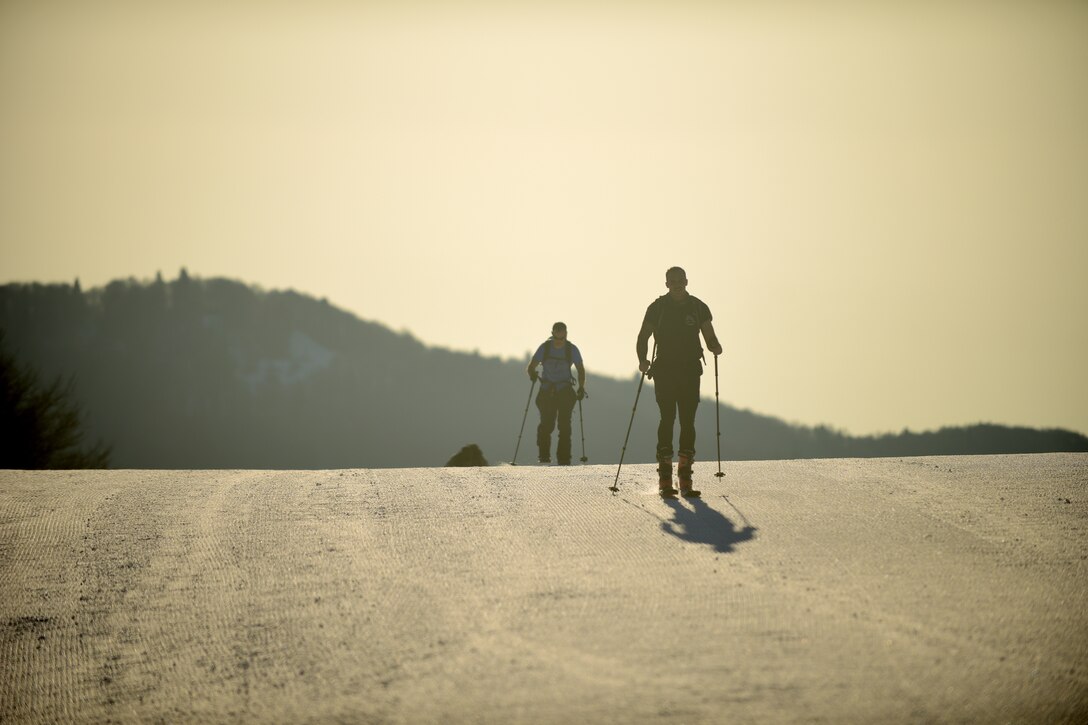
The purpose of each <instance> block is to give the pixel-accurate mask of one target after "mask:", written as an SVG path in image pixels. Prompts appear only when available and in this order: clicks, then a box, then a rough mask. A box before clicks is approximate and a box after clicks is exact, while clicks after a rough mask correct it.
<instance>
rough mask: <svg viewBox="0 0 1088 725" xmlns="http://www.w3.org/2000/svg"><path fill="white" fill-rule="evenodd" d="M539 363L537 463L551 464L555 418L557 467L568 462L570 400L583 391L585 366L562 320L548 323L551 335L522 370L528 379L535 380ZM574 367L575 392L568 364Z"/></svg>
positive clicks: (572, 402)
mask: <svg viewBox="0 0 1088 725" xmlns="http://www.w3.org/2000/svg"><path fill="white" fill-rule="evenodd" d="M541 363H543V365H544V368H543V372H542V373H541V374H540V392H539V393H538V394H537V396H536V407H537V408H538V409H539V410H540V426H539V427H538V428H537V429H536V445H537V448H538V449H539V452H540V456H539V458H538V460H539V461H540V462H541V463H551V453H552V429H554V428H555V423H556V420H557V419H558V421H559V443H558V444H556V447H555V459H556V461H557V462H558V463H559V465H560V466H569V465H570V414H571V412H572V411H573V410H574V403H575V401H577V400H581V399H582V398H584V397H585V394H586V369H585V367H584V366H583V365H582V353H580V352H579V351H578V348H577V346H575V345H574V344H573V343H571V342H570V341H568V340H567V326H566V324H564V323H562V322H557V323H555V324H554V325H552V336H551V337H549V338H548V339H547V340H545V341H544V342H543V343H541V345H540V347H538V348H537V350H536V354H535V355H533V359H532V360H530V361H529V367H528V368H527V369H526V370H527V372H528V373H529V379H530V380H536V379H537V371H536V366H537V365H540V364H541ZM572 364H573V365H574V366H575V367H576V368H578V393H577V394H576V393H575V392H574V387H573V384H574V378H572V377H571V374H570V366H571V365H572Z"/></svg>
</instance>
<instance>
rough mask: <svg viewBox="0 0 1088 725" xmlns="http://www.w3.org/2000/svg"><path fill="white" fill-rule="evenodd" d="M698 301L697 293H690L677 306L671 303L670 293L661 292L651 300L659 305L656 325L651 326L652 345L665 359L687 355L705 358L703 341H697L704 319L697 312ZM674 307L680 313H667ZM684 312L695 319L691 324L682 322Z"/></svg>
mask: <svg viewBox="0 0 1088 725" xmlns="http://www.w3.org/2000/svg"><path fill="white" fill-rule="evenodd" d="M700 302H701V301H700V300H699V299H698V298H697V297H695V296H694V295H690V294H689V295H688V297H687V300H685V302H684V304H683V305H682V306H681V307H680V308H677V307H674V306H670V305H673V303H672V302H671V301H670V299H669V295H667V294H664V295H661V296H660V297H658V298H657V300H656V301H655V302H654V304H655V305H658V307H659V308H660V313H659V315H658V318H657V325H656V326H655V327H654V347H655V350H656V352H657V354H658V355H659V356H662V357H664V358H665V359H666V360H683V359H687V358H690V359H692V360H697V359H698V360H703V361H704V362H705V361H706V358H705V356H704V355H703V346H702V343H701V342H700V341H699V334H700V332H701V330H702V328H703V321H702V319H701V316H700V315H699V305H700ZM674 311H678V312H679V314H675V315H674V314H670V313H673V312H674ZM687 316H690V317H692V318H693V319H694V320H695V324H694V325H687V324H683V322H684V320H685V317H687ZM666 323H668V324H666ZM689 331H690V332H689ZM662 354H663V355H662Z"/></svg>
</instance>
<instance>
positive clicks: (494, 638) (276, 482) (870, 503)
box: [0, 454, 1088, 723]
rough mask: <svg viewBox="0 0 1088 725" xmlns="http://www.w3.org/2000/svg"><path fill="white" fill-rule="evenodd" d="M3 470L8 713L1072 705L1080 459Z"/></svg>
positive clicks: (817, 717) (177, 718)
mask: <svg viewBox="0 0 1088 725" xmlns="http://www.w3.org/2000/svg"><path fill="white" fill-rule="evenodd" d="M723 469H724V472H725V474H726V475H725V476H724V477H723V478H721V479H718V478H716V477H714V476H713V475H712V474H713V472H714V470H715V465H714V464H713V463H709V464H708V463H705V462H701V463H699V464H698V465H697V466H696V482H697V484H698V485H699V486H700V487H701V488H702V489H703V498H702V499H701V500H684V499H680V500H662V499H660V498H659V497H658V496H657V495H656V493H655V488H656V473H655V470H654V467H653V466H652V465H630V466H626V467H624V469H623V472H622V476H621V477H620V492H619V494H617V495H612V494H611V493H610V492H609V491H608V487H609V486H610V485H611V484H612V481H613V477H614V476H615V468H614V467H612V466H581V467H579V466H576V467H563V468H559V467H553V468H545V467H511V466H499V467H492V468H463V469H452V468H445V469H442V468H432V469H398V470H345V471H88V472H19V471H7V472H0V667H2V670H3V672H2V673H0V675H2V676H0V721H3V722H30V723H47V722H58V721H59V722H106V721H111V720H112V721H121V722H155V721H164V722H186V721H196V720H199V721H215V722H389V723H416V722H482V723H510V722H556V723H559V722H563V723H569V722H584V723H598V722H605V723H608V722H614V723H631V722H654V723H691V722H828V723H837V722H961V721H972V722H1006V721H1007V722H1078V721H1079V722H1083V721H1084V720H1085V716H1086V714H1088V606H1086V604H1088V561H1086V558H1085V557H1086V556H1088V455H1084V454H1055V455H1041V456H1000V457H997V456H995V457H941V458H912V459H870V460H821V461H782V462H746V463H732V462H729V463H725V464H724V465H723Z"/></svg>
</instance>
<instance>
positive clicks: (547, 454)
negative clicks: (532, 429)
mask: <svg viewBox="0 0 1088 725" xmlns="http://www.w3.org/2000/svg"><path fill="white" fill-rule="evenodd" d="M536 407H537V408H538V409H539V410H540V425H539V426H537V429H536V446H537V450H538V456H537V459H538V460H539V461H540V462H541V463H547V462H548V461H550V460H551V459H552V430H553V429H554V428H555V414H556V413H557V412H558V407H557V406H556V399H555V391H554V390H544V389H543V388H542V389H541V390H540V392H539V393H538V394H537V396H536Z"/></svg>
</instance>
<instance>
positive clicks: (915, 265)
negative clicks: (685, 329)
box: [0, 0, 1088, 434]
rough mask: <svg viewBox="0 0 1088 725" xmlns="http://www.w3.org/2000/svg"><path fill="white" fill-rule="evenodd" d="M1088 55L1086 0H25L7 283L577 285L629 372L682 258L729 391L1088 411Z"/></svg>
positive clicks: (363, 312) (15, 31) (754, 398)
mask: <svg viewBox="0 0 1088 725" xmlns="http://www.w3.org/2000/svg"><path fill="white" fill-rule="evenodd" d="M220 5H230V6H231V7H229V8H227V7H220ZM629 5H633V7H631V6H629ZM91 6H93V7H91ZM814 6H818V8H817V7H814ZM1086 72H1088V3H1084V2H1065V3H1059V2H1046V1H1042V2H1010V3H1003V2H933V3H927V2H916V1H914V0H911V1H910V2H884V3H879V2H878V3H833V4H829V3H805V2H790V3H783V2H758V3H709V2H707V3H694V2H688V3H673V2H659V3H635V4H628V3H614V4H607V3H597V4H584V3H558V4H557V3H552V2H539V3H528V2H522V3H513V4H506V3H502V4H500V3H479V4H471V5H469V4H465V3H371V4H366V3H350V2H343V3H337V2H328V1H323V2H308V3H286V2H242V3H211V2H197V3H192V2H180V1H179V2H174V3H116V2H114V3H85V2H49V1H46V0H33V1H30V2H21V1H20V2H13V1H11V0H0V282H7V281H30V280H35V281H67V282H70V281H72V280H74V279H75V278H77V277H78V278H79V279H80V281H81V283H82V284H83V286H84V288H89V287H91V286H96V285H101V284H104V283H105V282H107V281H109V280H111V279H114V278H118V277H128V276H135V277H137V278H141V279H150V278H152V277H154V275H155V273H156V272H157V271H159V270H161V271H162V273H163V275H164V276H165V277H167V278H173V277H175V276H176V275H177V273H178V270H179V269H180V268H181V267H182V266H184V267H187V268H188V270H189V272H190V273H191V274H193V275H197V276H202V277H211V276H227V277H232V278H236V279H240V280H243V281H246V282H250V283H256V284H259V285H261V286H263V287H265V288H287V287H291V288H294V289H297V290H299V291H302V292H306V293H311V294H313V295H315V296H318V297H327V298H328V299H329V301H330V302H332V303H333V304H336V305H338V306H340V307H344V308H346V309H348V310H351V311H352V312H354V313H356V314H358V315H359V316H361V317H363V318H366V319H372V320H376V321H380V322H383V323H385V324H388V325H390V326H391V327H393V328H395V329H404V330H408V331H410V332H412V333H413V334H414V335H415V336H416V337H418V338H420V339H421V340H423V341H424V342H426V343H429V344H435V345H443V346H450V347H454V348H457V349H464V350H473V349H478V350H479V351H480V352H481V353H483V354H489V355H495V354H497V355H501V356H503V357H521V356H523V355H524V354H525V353H526V351H528V350H530V349H531V348H533V347H535V345H536V344H538V343H539V342H540V341H541V340H543V339H544V338H545V337H546V336H547V334H548V331H549V328H550V326H551V323H552V322H553V321H555V320H560V319H561V320H564V321H566V322H567V323H568V325H569V327H570V336H571V339H572V340H573V341H575V342H576V343H577V344H579V346H580V347H581V349H582V352H583V354H584V356H585V359H586V363H587V366H588V368H589V369H590V371H591V372H597V373H604V374H610V375H616V376H623V377H626V376H630V375H633V374H634V373H635V370H636V368H635V365H636V359H635V354H634V344H635V335H636V333H637V330H638V326H639V323H640V321H641V319H642V314H643V312H644V310H645V308H646V305H647V304H649V303H650V302H651V301H652V300H653V298H654V297H655V296H657V295H658V294H661V293H663V292H664V291H665V288H664V272H665V269H666V268H667V267H669V266H671V265H680V266H683V267H685V268H686V269H687V270H688V277H689V280H690V287H689V289H690V291H691V292H693V293H694V294H696V295H697V296H699V297H700V298H702V299H703V300H704V301H705V302H706V303H707V304H708V305H709V306H710V308H711V310H712V311H713V313H714V316H715V325H716V327H717V329H718V333H719V335H720V337H721V338H722V341H723V344H724V346H725V356H724V357H723V358H722V360H721V389H722V399H723V401H726V402H729V403H732V404H735V405H738V406H741V407H746V408H751V409H753V410H756V411H758V412H761V413H768V414H772V415H776V416H780V417H783V418H785V419H787V420H790V421H796V422H802V423H809V424H816V423H827V424H830V425H832V426H835V427H838V428H843V429H845V430H847V431H850V432H852V433H859V434H860V433H870V432H878V431H898V430H900V429H902V428H904V427H911V428H913V429H916V430H917V429H927V428H935V427H939V426H941V425H950V424H968V423H974V422H979V421H990V422H997V423H1006V424H1022V425H1032V426H1045V427H1050V426H1063V427H1069V428H1073V429H1075V430H1079V431H1081V432H1088V375H1086V371H1088V325H1086V324H1085V323H1086V314H1085V313H1086V312H1088V284H1086V281H1088V82H1086V81H1085V79H1086V77H1088V76H1086ZM632 392H633V388H632ZM713 392H714V388H713V377H712V375H711V376H708V377H705V378H704V382H703V393H704V395H713ZM590 393H591V394H592V391H590ZM511 405H512V406H515V407H518V406H520V405H521V403H520V401H512V402H511Z"/></svg>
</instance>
